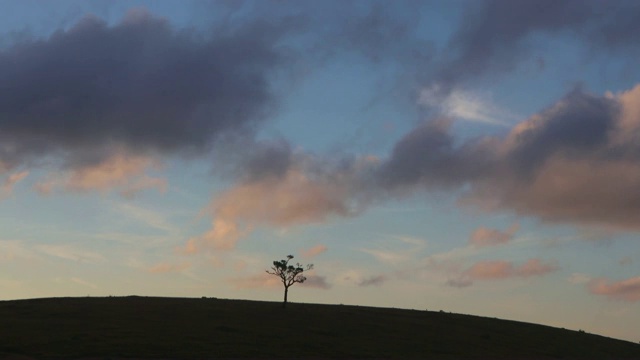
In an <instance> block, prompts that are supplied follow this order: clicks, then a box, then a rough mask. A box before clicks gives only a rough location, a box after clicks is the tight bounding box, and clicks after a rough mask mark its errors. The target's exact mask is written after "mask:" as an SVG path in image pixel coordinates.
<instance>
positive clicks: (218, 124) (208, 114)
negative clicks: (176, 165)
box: [0, 10, 286, 164]
mask: <svg viewBox="0 0 640 360" xmlns="http://www.w3.org/2000/svg"><path fill="white" fill-rule="evenodd" d="M285 31H286V25H283V24H269V23H266V22H255V23H248V24H245V25H243V26H240V27H237V28H235V29H234V30H224V29H223V30H218V31H217V32H216V33H213V34H200V33H197V32H195V31H194V30H180V31H178V30H176V29H174V28H172V27H171V26H170V25H169V24H168V23H167V22H166V21H165V20H162V19H158V18H155V17H153V16H151V15H150V14H148V13H146V12H144V11H141V10H138V11H133V12H130V13H129V14H128V15H127V16H126V17H125V18H124V19H123V20H122V21H121V22H120V23H118V24H116V25H113V26H109V25H108V24H106V23H105V22H104V21H102V20H100V19H98V18H95V17H91V16H87V17H85V18H84V19H82V20H81V21H80V22H78V23H77V24H75V25H74V26H72V27H71V28H69V29H68V30H58V31H56V32H55V33H53V34H52V35H51V36H50V37H48V38H45V39H36V38H31V39H27V40H23V41H20V42H18V43H14V44H13V45H12V46H10V47H8V48H6V49H3V50H2V51H1V52H0V134H1V138H2V139H1V140H2V143H3V145H2V149H0V155H1V156H2V160H3V161H4V162H5V163H9V164H12V163H13V164H18V163H20V162H21V161H24V160H25V158H28V157H29V156H30V155H31V156H40V155H45V154H50V153H51V152H55V151H63V152H65V151H75V150H81V149H91V150H90V151H89V153H91V152H96V153H98V154H99V153H100V151H99V150H96V149H99V148H100V147H109V146H112V145H117V146H122V147H125V148H127V149H130V150H134V151H140V152H145V151H154V152H160V153H167V152H186V153H188V152H200V151H202V150H205V149H206V148H207V147H208V146H209V145H210V144H211V143H212V142H213V141H214V140H215V139H216V137H217V136H219V135H220V134H223V133H225V132H229V131H244V130H249V129H251V128H252V127H253V126H254V125H255V124H256V123H258V122H260V121H261V120H262V119H264V117H265V116H266V115H267V114H268V113H269V111H271V110H272V105H273V103H274V97H273V94H272V92H271V86H270V82H269V76H270V75H271V74H272V73H273V71H275V70H277V69H278V68H279V67H280V66H281V65H283V62H284V58H283V57H282V56H281V55H280V53H279V52H278V50H277V43H278V40H279V39H280V35H282V34H283V33H284V32H285ZM96 156H97V157H99V155H96ZM88 158H89V159H88V160H86V161H91V156H89V157H88Z"/></svg>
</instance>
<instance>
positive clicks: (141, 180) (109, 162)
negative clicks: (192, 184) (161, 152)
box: [35, 151, 167, 197]
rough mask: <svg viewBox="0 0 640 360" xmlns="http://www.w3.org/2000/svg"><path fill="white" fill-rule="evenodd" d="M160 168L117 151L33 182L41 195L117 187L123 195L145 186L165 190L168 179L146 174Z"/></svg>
mask: <svg viewBox="0 0 640 360" xmlns="http://www.w3.org/2000/svg"><path fill="white" fill-rule="evenodd" d="M159 167H160V164H159V162H157V161H155V160H154V159H152V158H149V157H146V156H134V155H127V154H126V153H124V152H122V151H118V152H115V153H114V154H113V155H111V156H110V157H107V158H105V159H103V160H102V161H100V162H99V163H95V164H90V165H86V166H83V167H80V168H74V169H70V170H67V171H61V172H55V173H51V174H49V175H48V176H47V177H46V179H45V180H43V181H40V182H38V183H36V185H35V189H36V190H37V191H38V192H39V193H40V194H42V195H49V194H51V192H53V191H54V190H55V189H56V188H62V189H64V190H66V191H73V192H86V191H92V190H96V191H100V192H106V191H109V190H112V189H118V190H119V192H120V194H122V195H123V196H125V197H133V196H134V195H135V194H136V193H137V192H139V191H142V190H145V189H156V190H157V191H159V192H162V193H164V192H165V191H166V189H167V181H166V180H165V179H163V178H155V177H150V176H148V175H146V172H147V171H148V170H149V169H154V168H156V169H157V168H159Z"/></svg>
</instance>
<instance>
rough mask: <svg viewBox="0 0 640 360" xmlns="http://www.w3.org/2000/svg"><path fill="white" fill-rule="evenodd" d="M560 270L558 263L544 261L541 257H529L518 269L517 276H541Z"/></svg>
mask: <svg viewBox="0 0 640 360" xmlns="http://www.w3.org/2000/svg"><path fill="white" fill-rule="evenodd" d="M556 270H558V265H557V264H556V263H543V262H542V261H541V260H540V259H529V260H527V262H525V263H524V264H522V265H521V266H520V267H519V268H517V269H516V271H515V273H516V275H517V276H521V277H530V276H541V275H545V274H548V273H550V272H553V271H556Z"/></svg>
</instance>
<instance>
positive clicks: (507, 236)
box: [469, 224, 520, 247]
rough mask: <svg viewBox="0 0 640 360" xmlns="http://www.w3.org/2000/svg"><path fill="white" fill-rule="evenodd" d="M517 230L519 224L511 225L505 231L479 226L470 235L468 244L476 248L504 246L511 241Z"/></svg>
mask: <svg viewBox="0 0 640 360" xmlns="http://www.w3.org/2000/svg"><path fill="white" fill-rule="evenodd" d="M519 228H520V225H519V224H513V225H511V227H509V228H508V229H507V230H505V231H501V230H498V229H491V228H487V227H484V226H481V227H479V228H477V229H476V230H474V231H473V233H471V236H470V237H469V243H471V244H472V245H475V246H478V247H482V246H495V245H501V244H506V243H508V242H509V241H511V240H512V239H513V236H514V235H515V233H516V232H517V231H518V229H519Z"/></svg>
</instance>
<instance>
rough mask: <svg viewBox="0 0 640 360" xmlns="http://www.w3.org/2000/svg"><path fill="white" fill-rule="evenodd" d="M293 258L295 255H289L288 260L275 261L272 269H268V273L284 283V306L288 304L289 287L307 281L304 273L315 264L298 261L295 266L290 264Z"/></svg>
mask: <svg viewBox="0 0 640 360" xmlns="http://www.w3.org/2000/svg"><path fill="white" fill-rule="evenodd" d="M291 259H293V255H287V259H286V260H278V261H274V262H273V266H272V267H271V270H266V272H267V274H270V275H274V276H277V277H279V278H280V281H282V285H284V301H283V302H282V307H286V306H287V294H288V292H289V288H290V287H291V286H292V285H293V284H295V283H303V282H305V280H307V278H306V277H305V276H304V275H303V273H304V272H305V271H308V270H311V269H313V264H309V265H307V266H306V267H305V266H304V265H302V264H300V263H296V264H295V266H294V265H289V261H291Z"/></svg>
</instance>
